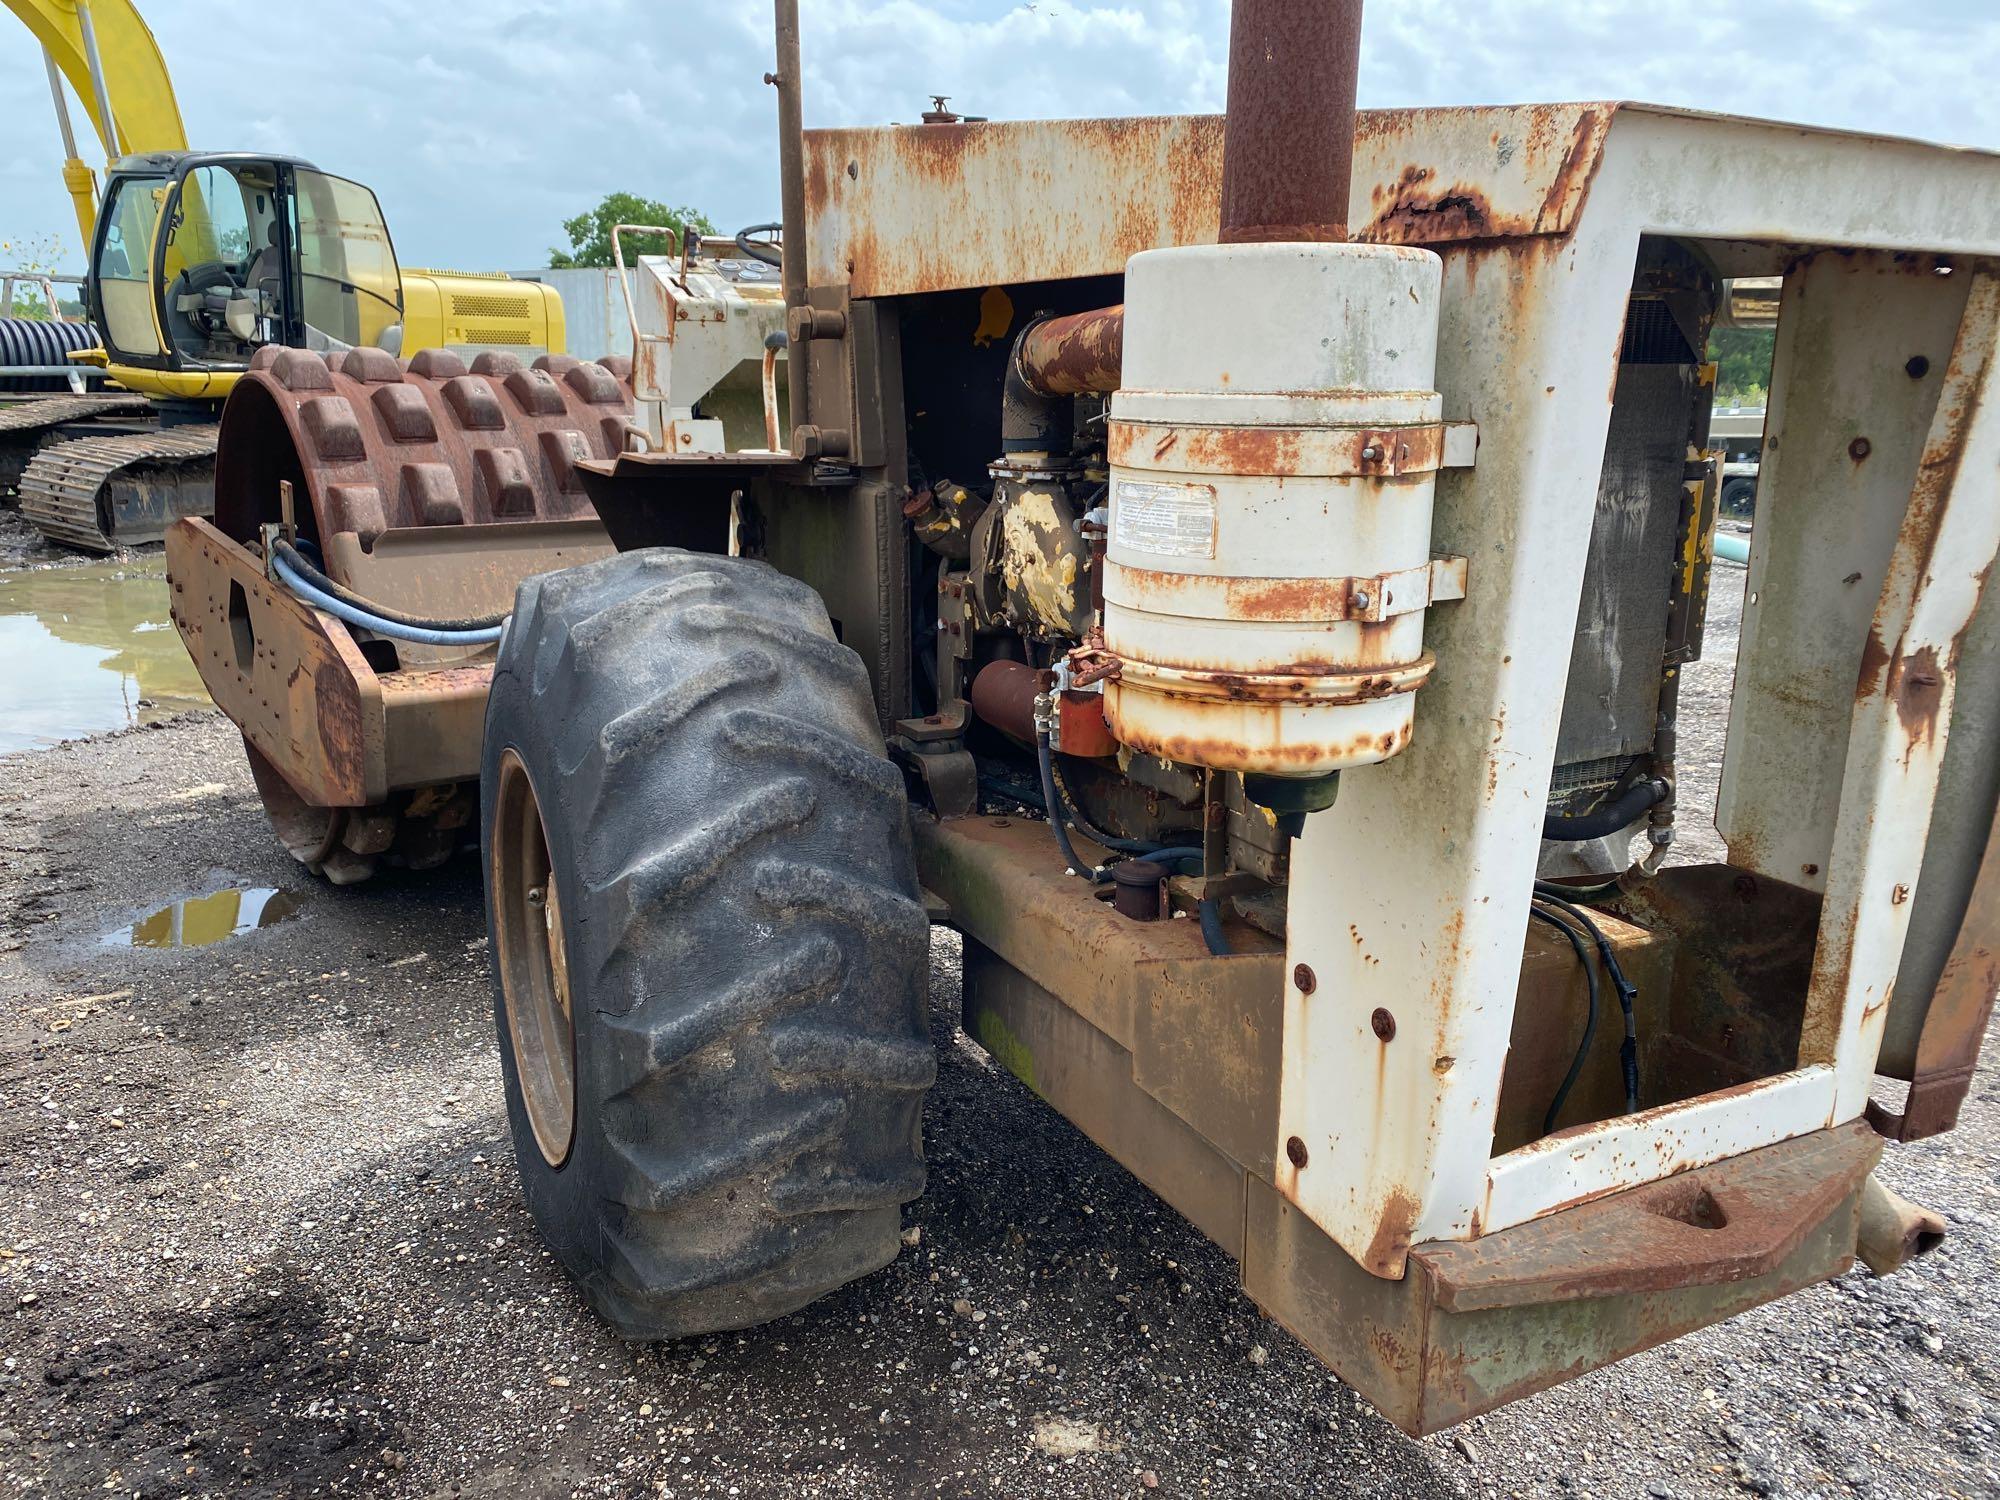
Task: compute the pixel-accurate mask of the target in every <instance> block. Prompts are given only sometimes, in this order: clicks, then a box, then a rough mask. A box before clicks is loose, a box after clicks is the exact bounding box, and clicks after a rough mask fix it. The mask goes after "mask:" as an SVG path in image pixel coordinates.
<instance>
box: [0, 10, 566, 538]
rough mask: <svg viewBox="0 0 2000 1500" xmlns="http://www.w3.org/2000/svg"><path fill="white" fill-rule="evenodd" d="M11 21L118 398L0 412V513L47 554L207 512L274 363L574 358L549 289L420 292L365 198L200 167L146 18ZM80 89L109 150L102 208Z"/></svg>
mask: <svg viewBox="0 0 2000 1500" xmlns="http://www.w3.org/2000/svg"><path fill="white" fill-rule="evenodd" d="M0 5H4V6H5V7H6V8H7V9H8V10H10V11H12V12H13V13H14V14H15V15H16V16H17V17H18V18H19V19H20V20H21V21H22V22H23V23H24V24H25V25H26V26H27V27H28V29H29V31H31V32H33V33H34V35H35V37H36V39H37V40H38V41H39V42H40V43H41V45H42V50H43V54H44V57H45V59H46V62H47V66H48V71H49V87H50V91H51V93H52V94H53V96H54V100H55V108H56V119H57V123H58V125H59V126H60V128H61V131H62V138H63V152H64V158H65V159H64V162H63V181H64V184H65V186H67V188H68V189H69V194H70V197H71V199H72V200H73V202H74V203H75V206H76V218H77V225H78V227H79V228H80V229H81V230H82V233H83V238H84V243H85V244H87V245H88V246H89V247H90V270H89V276H88V280H87V293H86V300H87V303H88V306H89V312H90V318H91V321H92V323H93V324H94V325H95V327H96V330H97V333H98V336H99V338H100V339H101V341H102V347H101V348H100V349H95V350H90V351H86V352H83V353H81V354H75V355H72V356H71V358H73V359H79V360H82V361H85V362H88V363H93V364H97V365H100V366H101V367H102V369H103V377H104V380H105V382H106V384H107V386H115V387H118V388H120V389H105V390H102V391H98V392H92V393H88V394H71V395H66V396H62V395H59V396H54V397H50V398H47V399H43V400H36V401H29V402H24V403H20V404H16V405H12V406H6V407H0V487H11V488H12V489H13V490H14V495H13V496H12V497H8V496H4V495H0V498H10V499H15V500H18V503H19V505H20V508H21V512H22V514H23V515H24V516H25V517H26V518H27V519H28V520H29V521H31V522H32V523H33V524H34V525H35V526H36V527H37V528H38V529H40V530H41V532H42V533H43V534H44V535H45V536H47V537H49V538H50V539H51V540H53V541H57V542H61V543H64V544H67V545H69V546H73V547H80V548H84V549H87V550H91V551H99V552H109V551H112V550H114V549H115V548H117V547H120V546H126V545H130V544H133V543H137V542H144V541H157V540H158V539H160V538H161V537H162V536H163V535H164V534H165V532H166V529H167V527H168V526H169V525H171V524H172V522H173V521H174V519H175V518H176V517H179V516H183V515H206V514H208V513H209V512H210V511H211V510H212V509H213V505H214V489H215V483H214V481H215V447H216V433H217V430H218V429H217V425H216V423H217V418H218V415H219V413H220V410H221V406H222V402H223V400H224V398H225V397H227V396H228V394H229V392H230V390H231V389H232V388H233V387H234V386H235V384H236V382H237V380H238V379H239V378H240V377H241V376H242V375H243V373H244V372H245V371H246V370H248V369H250V368H251V365H252V361H253V360H255V359H257V357H258V355H259V353H260V351H267V350H268V351H271V354H267V355H266V356H265V357H266V358H267V359H268V358H270V357H273V356H274V355H275V352H276V351H278V350H281V349H286V348H291V349H312V350H316V351H318V352H320V353H323V354H336V353H339V352H341V351H344V350H347V349H351V348H374V349H384V350H387V351H388V352H390V353H391V354H396V355H403V356H407V355H411V354H415V353H416V352H418V351H419V350H422V349H434V348H444V349H450V350H454V351H459V352H464V351H468V350H476V349H486V348H495V347H497V348H504V349H508V350H510V351H513V352H515V353H518V354H521V355H524V356H527V357H533V356H534V355H536V354H543V353H560V352H561V351H562V347H563V316H562V303H561V300H560V299H559V298H558V296H557V295H556V293H555V292H554V291H553V290H551V289H550V288H548V287H546V286H543V285H541V284H539V283H535V282H521V281H514V280H512V279H511V278H508V277H505V276H484V275H480V276H474V275H466V274H462V273H456V272H451V273H447V272H435V271H411V272H407V273H406V272H404V271H403V270H402V269H401V268H400V267H399V266H398V265H397V263H396V252H395V248H394V246H393V244H392V243H391V241H390V238H389V229H388V225H387V224H386V223H385V222H384V221H383V218H382V210H381V207H380V205H379V204H378V203H377V202H376V200H375V195H374V193H373V192H371V191H370V190H369V189H368V188H366V187H364V186H362V185H361V184H359V183H356V182H350V181H348V180H346V179H345V178H340V177H334V176H332V175H330V174H328V173H325V172H322V171H320V170H318V169H317V168H316V167H314V166H313V165H312V164H311V163H309V162H305V161H300V160H298V159H297V158H294V157H286V156H273V155H267V154H263V153H255V152H208V151H191V150H189V149H188V144H187V136H186V131H185V129H184V127H183V126H182V123H181V114H180V106H179V103H178V102H177V101H176V99H175V97H174V88H173V82H172V80H171V79H170V78H169V76H168V74H167V66H166V61H165V59H164V58H163V57H162V56H161V53H160V48H159V44H158V42H157V41H156V40H155V39H154V37H153V34H152V32H151V31H150V30H149V29H148V27H147V26H146V23H145V21H144V20H143V19H141V17H140V15H139V13H138V11H137V9H136V8H135V7H134V6H133V5H132V4H131V3H130V0H0ZM65 80H67V82H68V84H69V85H70V87H71V88H72V89H73V90H74V91H75V94H76V97H77V99H78V101H79V102H80V103H81V104H82V106H83V109H84V112H85V114H86V115H87V116H88V118H89V121H90V124H91V125H92V127H93V128H94V129H95V131H96V133H97V137H98V140H99V141H100V142H101V143H102V144H103V147H104V152H105V156H106V159H107V166H106V170H105V176H104V181H103V184H102V188H101V190H100V188H99V184H98V181H97V175H96V173H95V172H93V171H92V169H91V168H90V166H89V165H88V164H86V163H85V162H84V161H83V159H82V158H81V157H80V156H79V154H78V151H77V140H76V134H75V131H74V128H73V126H72V123H71V119H70V111H69V102H68V99H67V98H66V96H65V94H64V89H63V83H64V81H65ZM6 374H7V371H6V369H5V368H4V367H0V376H5V375H6ZM9 475H11V476H13V477H12V478H11V481H10V480H9V479H7V478H6V477H5V476H9Z"/></svg>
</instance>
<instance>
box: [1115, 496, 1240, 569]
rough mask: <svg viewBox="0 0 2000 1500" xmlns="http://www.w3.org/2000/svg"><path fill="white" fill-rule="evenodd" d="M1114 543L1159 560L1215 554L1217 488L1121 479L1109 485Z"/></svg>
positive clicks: (1116, 545) (1211, 555)
mask: <svg viewBox="0 0 2000 1500" xmlns="http://www.w3.org/2000/svg"><path fill="white" fill-rule="evenodd" d="M1111 545H1112V546H1114V547H1121V548H1130V549H1131V550H1132V551H1134V552H1151V553H1153V554H1155V555H1156V556H1159V557H1213V556H1215V486H1214V485H1212V484H1159V483H1156V482H1154V481H1152V480H1146V479H1120V480H1119V481H1118V482H1117V483H1116V484H1114V485H1113V486H1112V487H1111Z"/></svg>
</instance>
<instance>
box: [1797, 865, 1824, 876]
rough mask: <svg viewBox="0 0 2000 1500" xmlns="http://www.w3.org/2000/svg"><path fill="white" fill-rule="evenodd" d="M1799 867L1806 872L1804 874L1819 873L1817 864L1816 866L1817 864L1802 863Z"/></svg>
mask: <svg viewBox="0 0 2000 1500" xmlns="http://www.w3.org/2000/svg"><path fill="white" fill-rule="evenodd" d="M1800 868H1801V869H1803V870H1804V871H1805V872H1806V874H1808V875H1817V874H1819V866H1818V865H1802V866H1801V867H1800Z"/></svg>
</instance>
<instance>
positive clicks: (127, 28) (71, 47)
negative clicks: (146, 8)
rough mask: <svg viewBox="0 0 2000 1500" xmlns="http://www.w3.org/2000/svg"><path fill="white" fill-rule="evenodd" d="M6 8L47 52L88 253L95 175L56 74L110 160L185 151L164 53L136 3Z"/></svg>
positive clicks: (46, 0) (51, 1)
mask: <svg viewBox="0 0 2000 1500" xmlns="http://www.w3.org/2000/svg"><path fill="white" fill-rule="evenodd" d="M0 5H5V6H6V7H7V9H8V10H10V11H12V12H13V13H14V14H15V15H16V16H17V17H19V18H20V21H21V24H22V25H24V26H26V27H27V28H28V30H29V31H31V32H33V33H34V36H35V39H36V40H37V41H39V42H40V43H41V44H42V51H43V52H44V53H45V54H46V55H47V58H48V64H49V68H50V77H49V85H50V92H51V93H52V94H53V96H54V99H55V108H56V119H57V123H58V124H59V125H60V126H61V128H62V135H63V151H64V161H63V185H64V186H65V187H66V188H68V190H69V195H70V201H71V203H73V204H74V205H75V208H76V222H77V228H78V229H79V230H81V231H82V234H83V245H84V248H85V249H86V250H88V249H89V247H90V242H91V238H92V236H93V235H94V234H95V233H96V229H97V180H96V174H95V173H94V172H92V170H91V168H90V166H89V165H88V164H87V163H86V162H85V161H84V160H83V159H82V158H81V157H80V156H79V155H78V154H77V149H76V135H75V131H74V130H73V129H72V128H71V125H70V120H69V105H68V102H67V101H66V100H65V99H64V98H63V95H62V89H61V87H60V86H59V85H58V83H57V75H60V76H61V77H62V78H64V79H67V80H68V81H69V86H70V87H71V88H72V89H74V90H75V91H76V97H77V99H78V100H79V101H81V102H82V104H83V111H84V114H85V116H86V117H87V118H88V119H89V121H90V125H91V128H92V129H93V130H95V131H96V132H97V139H98V142H99V143H100V144H101V145H102V146H103V148H104V155H105V158H106V159H107V160H110V161H116V160H117V159H118V158H119V157H121V156H125V155H128V154H130V153H132V152H135V151H185V150H186V149H187V129H186V127H185V126H183V125H182V123H181V108H180V103H179V101H178V100H176V99H175V97H174V82H173V79H172V78H171V77H170V76H169V75H168V73H167V61H166V58H164V57H163V56H161V54H160V44H159V43H158V42H157V41H156V40H154V37H153V33H152V30H151V28H149V27H148V26H147V25H146V23H145V21H144V20H143V19H141V18H140V15H139V12H138V10H137V9H136V8H135V7H134V6H133V5H132V3H131V0H0Z"/></svg>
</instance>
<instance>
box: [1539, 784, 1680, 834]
mask: <svg viewBox="0 0 2000 1500" xmlns="http://www.w3.org/2000/svg"><path fill="white" fill-rule="evenodd" d="M1666 795H1667V784H1666V782H1664V781H1661V780H1660V779H1659V778H1658V777H1651V776H1649V777H1647V778H1646V779H1645V780H1644V781H1635V782H1633V783H1632V785H1631V786H1629V787H1627V788H1626V789H1625V790H1624V791H1623V792H1620V793H1619V794H1618V795H1617V796H1616V797H1613V798H1612V799H1611V800H1610V801H1608V802H1600V803H1599V804H1598V805H1597V806H1596V807H1593V808H1592V809H1591V810H1590V811H1589V812H1586V813H1578V814H1576V815H1575V816H1574V817H1564V816H1561V815H1558V814H1556V813H1544V814H1543V815H1542V837H1543V838H1545V839H1549V840H1552V841H1554V842H1555V843H1559V844H1581V843H1585V842H1587V841H1589V840H1591V839H1601V838H1609V837H1610V836H1611V835H1612V834H1614V833H1616V832H1617V831H1618V830H1619V829H1621V828H1627V827H1630V826H1631V825H1632V824H1633V823H1636V822H1638V821H1639V819H1641V818H1643V817H1644V816H1645V815H1646V814H1647V813H1648V812H1650V811H1652V809H1653V808H1654V807H1656V806H1657V805H1658V804H1659V803H1660V801H1661V800H1662V799H1663V798H1664V797H1665V796H1666Z"/></svg>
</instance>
